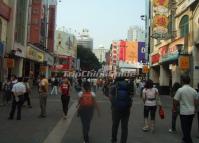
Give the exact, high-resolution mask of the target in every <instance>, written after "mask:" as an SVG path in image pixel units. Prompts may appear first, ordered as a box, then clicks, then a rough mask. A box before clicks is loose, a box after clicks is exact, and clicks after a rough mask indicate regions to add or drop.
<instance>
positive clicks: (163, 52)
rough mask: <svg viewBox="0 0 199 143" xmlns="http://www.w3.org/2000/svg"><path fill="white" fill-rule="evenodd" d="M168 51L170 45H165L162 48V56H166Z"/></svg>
mask: <svg viewBox="0 0 199 143" xmlns="http://www.w3.org/2000/svg"><path fill="white" fill-rule="evenodd" d="M167 53H168V45H165V46H163V47H161V48H160V56H161V58H162V57H164V56H166V55H167Z"/></svg>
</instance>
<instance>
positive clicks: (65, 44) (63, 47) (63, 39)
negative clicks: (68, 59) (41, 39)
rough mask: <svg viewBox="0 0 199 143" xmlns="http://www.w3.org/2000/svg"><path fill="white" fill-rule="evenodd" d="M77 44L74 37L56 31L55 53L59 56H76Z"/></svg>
mask: <svg viewBox="0 0 199 143" xmlns="http://www.w3.org/2000/svg"><path fill="white" fill-rule="evenodd" d="M76 50H77V43H76V39H75V37H74V35H72V34H69V33H67V32H64V31H59V30H56V32H55V47H54V52H55V54H57V55H65V56H76Z"/></svg>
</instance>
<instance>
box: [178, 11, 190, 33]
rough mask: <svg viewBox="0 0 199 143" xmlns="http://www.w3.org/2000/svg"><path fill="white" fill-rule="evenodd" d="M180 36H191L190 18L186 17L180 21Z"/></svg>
mask: <svg viewBox="0 0 199 143" xmlns="http://www.w3.org/2000/svg"><path fill="white" fill-rule="evenodd" d="M179 28H180V36H181V37H185V36H187V35H188V34H189V16H188V15H185V16H183V17H182V19H181V21H180V25H179Z"/></svg>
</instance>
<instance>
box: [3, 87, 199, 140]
mask: <svg viewBox="0 0 199 143" xmlns="http://www.w3.org/2000/svg"><path fill="white" fill-rule="evenodd" d="M97 95H98V96H97V100H98V103H99V105H100V109H101V113H102V115H101V117H100V118H99V117H98V116H96V115H95V117H94V119H93V122H92V128H91V141H92V143H110V135H111V110H110V103H109V101H108V100H107V99H106V98H105V97H104V96H103V95H102V93H101V92H98V93H97ZM161 98H162V102H163V106H164V109H165V111H166V119H165V120H160V119H159V117H158V116H157V124H156V132H155V133H154V134H152V133H150V132H149V133H144V132H142V130H141V128H142V126H143V115H142V114H143V104H142V101H141V100H140V99H139V97H135V98H134V103H133V107H132V110H131V117H130V121H129V137H128V143H169V142H171V143H180V138H181V131H180V125H179V120H178V124H177V130H178V133H177V134H170V133H168V128H169V127H170V120H171V119H170V118H171V114H170V111H171V99H170V98H169V97H168V96H162V97H161ZM76 99H77V96H76V92H75V91H73V92H72V98H71V102H70V109H69V117H68V119H67V120H63V119H62V107H61V102H60V96H49V97H48V103H47V113H48V115H47V118H42V119H39V118H37V116H38V115H39V113H40V108H39V100H38V96H37V93H36V91H34V92H33V95H32V96H31V101H32V105H33V108H30V109H29V108H27V107H23V110H22V120H21V121H16V120H12V121H10V120H7V117H8V113H9V110H10V106H4V107H0V123H1V126H0V143H82V142H83V141H82V132H81V124H80V119H79V118H78V117H77V116H76V108H75V106H76V103H75V102H76ZM192 131H193V132H192V135H193V139H194V143H198V142H199V140H198V139H197V138H196V136H197V128H196V121H195V119H194V126H193V130H192ZM119 133H120V132H119ZM118 138H119V136H118Z"/></svg>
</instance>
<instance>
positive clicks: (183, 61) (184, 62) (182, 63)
mask: <svg viewBox="0 0 199 143" xmlns="http://www.w3.org/2000/svg"><path fill="white" fill-rule="evenodd" d="M178 65H179V68H180V69H181V70H188V69H189V56H188V55H183V56H180V58H179V59H178Z"/></svg>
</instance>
